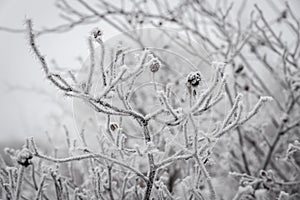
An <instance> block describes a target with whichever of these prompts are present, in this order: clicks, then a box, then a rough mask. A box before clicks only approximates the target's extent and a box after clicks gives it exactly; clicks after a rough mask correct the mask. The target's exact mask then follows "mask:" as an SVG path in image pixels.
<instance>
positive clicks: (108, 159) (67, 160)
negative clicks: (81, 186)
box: [31, 138, 148, 182]
mask: <svg viewBox="0 0 300 200" xmlns="http://www.w3.org/2000/svg"><path fill="white" fill-rule="evenodd" d="M31 145H32V147H33V150H34V152H33V153H34V155H35V156H36V157H39V158H42V159H44V160H48V161H50V162H55V163H67V162H71V161H79V160H85V159H88V158H101V159H104V160H107V161H109V162H112V163H115V164H117V165H120V166H122V167H125V168H126V169H129V170H130V171H132V172H134V173H135V174H136V175H137V176H139V177H141V178H142V179H143V180H144V181H145V182H148V178H147V177H146V176H145V175H143V174H142V173H141V172H139V171H138V170H136V169H134V168H133V167H131V166H129V165H127V164H124V163H123V162H120V161H118V160H116V159H114V158H110V157H107V156H105V155H102V154H95V153H88V154H84V155H79V156H73V157H67V158H53V157H50V156H46V155H43V154H41V153H40V152H38V150H37V147H36V146H35V143H34V141H33V139H32V138H31Z"/></svg>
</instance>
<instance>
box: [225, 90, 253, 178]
mask: <svg viewBox="0 0 300 200" xmlns="http://www.w3.org/2000/svg"><path fill="white" fill-rule="evenodd" d="M225 91H226V93H227V95H228V99H229V102H230V104H231V106H233V99H232V96H231V94H230V91H229V88H228V85H227V84H225ZM236 130H237V133H238V137H239V143H240V146H241V155H242V159H243V163H244V167H245V170H246V172H247V174H249V175H251V172H250V169H249V163H248V160H247V157H246V153H245V149H244V139H243V135H242V132H241V129H240V128H239V127H237V128H236Z"/></svg>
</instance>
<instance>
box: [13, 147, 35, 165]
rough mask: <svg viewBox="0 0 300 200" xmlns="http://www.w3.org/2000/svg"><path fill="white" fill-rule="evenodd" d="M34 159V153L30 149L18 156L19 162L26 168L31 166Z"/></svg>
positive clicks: (22, 151)
mask: <svg viewBox="0 0 300 200" xmlns="http://www.w3.org/2000/svg"><path fill="white" fill-rule="evenodd" d="M32 158H33V156H32V153H31V152H30V151H29V149H27V148H24V149H22V150H21V151H20V152H19V153H18V155H17V162H18V163H19V164H20V165H23V166H24V167H27V166H29V165H30V164H31V159H32Z"/></svg>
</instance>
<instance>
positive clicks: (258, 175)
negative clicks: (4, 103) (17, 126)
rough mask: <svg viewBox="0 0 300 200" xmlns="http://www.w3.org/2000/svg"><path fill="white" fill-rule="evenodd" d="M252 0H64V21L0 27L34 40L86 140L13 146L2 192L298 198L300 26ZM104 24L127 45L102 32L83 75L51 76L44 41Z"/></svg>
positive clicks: (14, 198) (70, 137) (95, 34)
mask: <svg viewBox="0 0 300 200" xmlns="http://www.w3.org/2000/svg"><path fill="white" fill-rule="evenodd" d="M247 2H248V1H241V2H235V1H233V2H232V3H231V2H229V1H216V5H213V4H212V3H211V2H210V1H208V0H207V1H206V0H193V1H190V0H185V1H178V2H176V1H168V0H162V1H157V0H153V1H147V0H146V1H145V0H134V1H125V0H120V1H116V2H111V1H105V0H101V1H84V0H77V1H67V0H58V1H57V4H56V6H57V8H58V9H59V10H60V11H61V13H62V14H61V17H62V20H65V21H66V23H63V24H62V25H59V26H57V27H51V28H44V29H40V30H38V29H35V26H34V22H33V21H32V20H31V19H27V20H26V22H25V29H24V30H13V29H4V28H2V29H3V30H5V31H9V32H15V31H17V32H21V33H24V34H26V39H27V41H28V45H29V47H30V49H31V52H32V54H33V57H34V59H36V61H37V62H38V63H39V65H40V66H41V68H42V70H43V73H44V75H45V77H46V79H45V81H48V82H50V83H51V87H54V88H56V89H57V91H59V93H60V94H61V95H62V96H64V97H65V98H67V99H69V100H70V101H73V103H74V110H73V111H74V112H75V114H74V115H76V116H75V118H76V119H78V118H79V120H77V121H76V120H75V121H76V122H77V125H78V126H77V127H79V130H78V133H79V134H78V135H76V134H72V133H71V132H70V128H69V127H68V126H67V125H62V127H61V128H62V129H63V130H64V135H63V136H62V135H60V136H59V137H60V138H63V139H62V140H64V141H65V143H66V145H65V146H57V145H51V144H50V145H48V146H47V147H44V146H43V145H42V144H39V143H38V142H36V139H38V138H33V137H30V138H27V140H26V141H25V144H24V146H23V147H22V148H20V149H13V148H10V147H7V148H6V149H5V154H6V155H5V159H4V158H1V160H0V198H2V199H9V200H19V199H35V200H40V199H41V200H42V199H46V200H47V199H57V200H64V199H74V200H85V199H95V200H117V199H122V200H125V199H144V200H148V199H170V200H173V199H174V200H175V199H178V200H179V199H187V200H191V199H199V200H204V199H207V200H208V199H209V200H218V199H220V200H221V199H234V200H244V199H258V200H267V199H270V200H274V199H276V200H277V199H278V200H296V199H300V189H299V188H300V143H299V136H300V132H299V130H300V129H299V126H300V114H299V110H300V108H299V105H300V100H299V97H300V92H299V91H300V90H299V89H300V69H299V67H300V50H299V45H300V32H299V30H300V19H299V17H298V16H297V13H296V10H294V9H293V7H291V5H290V4H289V2H281V3H278V5H277V4H275V3H272V2H271V1H268V2H269V4H267V5H270V6H271V5H272V6H273V9H274V10H275V11H274V13H276V14H274V15H270V16H269V15H268V13H267V12H264V10H263V9H262V8H261V7H260V6H259V5H256V4H255V5H252V4H250V3H249V2H248V3H247ZM249 9H250V12H249V13H248V11H249ZM245 15H246V16H245ZM274 16H275V17H274ZM241 20H243V21H241ZM102 21H105V22H106V23H108V24H110V25H111V26H113V27H114V28H115V29H117V30H119V31H120V33H122V39H124V40H122V41H119V38H118V39H114V40H115V41H114V42H109V41H108V42H107V41H103V39H102V38H103V37H102V36H103V34H105V30H102V29H101V27H100V28H95V29H93V30H92V31H91V32H90V33H89V37H88V38H87V46H88V51H89V58H88V60H87V61H86V62H85V63H83V66H82V69H81V71H76V72H75V73H74V72H73V71H71V70H69V71H68V73H62V72H60V71H59V70H57V69H53V68H52V63H51V62H50V61H49V59H48V58H47V56H48V55H44V54H43V47H42V46H40V45H38V44H39V43H38V40H39V37H42V36H43V35H46V34H51V33H61V34H62V33H64V34H68V31H70V30H72V29H73V28H74V27H80V26H82V25H86V24H91V23H92V24H95V26H97V25H98V24H99V22H102ZM171 30H173V31H171ZM174 30H175V31H174ZM83 39H84V38H83ZM57 45H60V44H57ZM81 106H82V107H84V109H86V110H85V111H82V110H81ZM49 149H51V150H49Z"/></svg>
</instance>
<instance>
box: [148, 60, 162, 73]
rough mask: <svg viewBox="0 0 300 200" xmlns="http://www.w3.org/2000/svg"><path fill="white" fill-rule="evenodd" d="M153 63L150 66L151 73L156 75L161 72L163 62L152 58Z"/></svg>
mask: <svg viewBox="0 0 300 200" xmlns="http://www.w3.org/2000/svg"><path fill="white" fill-rule="evenodd" d="M151 62H152V63H151V64H150V71H151V72H153V73H155V72H157V71H158V70H159V68H160V66H161V62H160V61H159V60H158V58H152V61H151Z"/></svg>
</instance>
